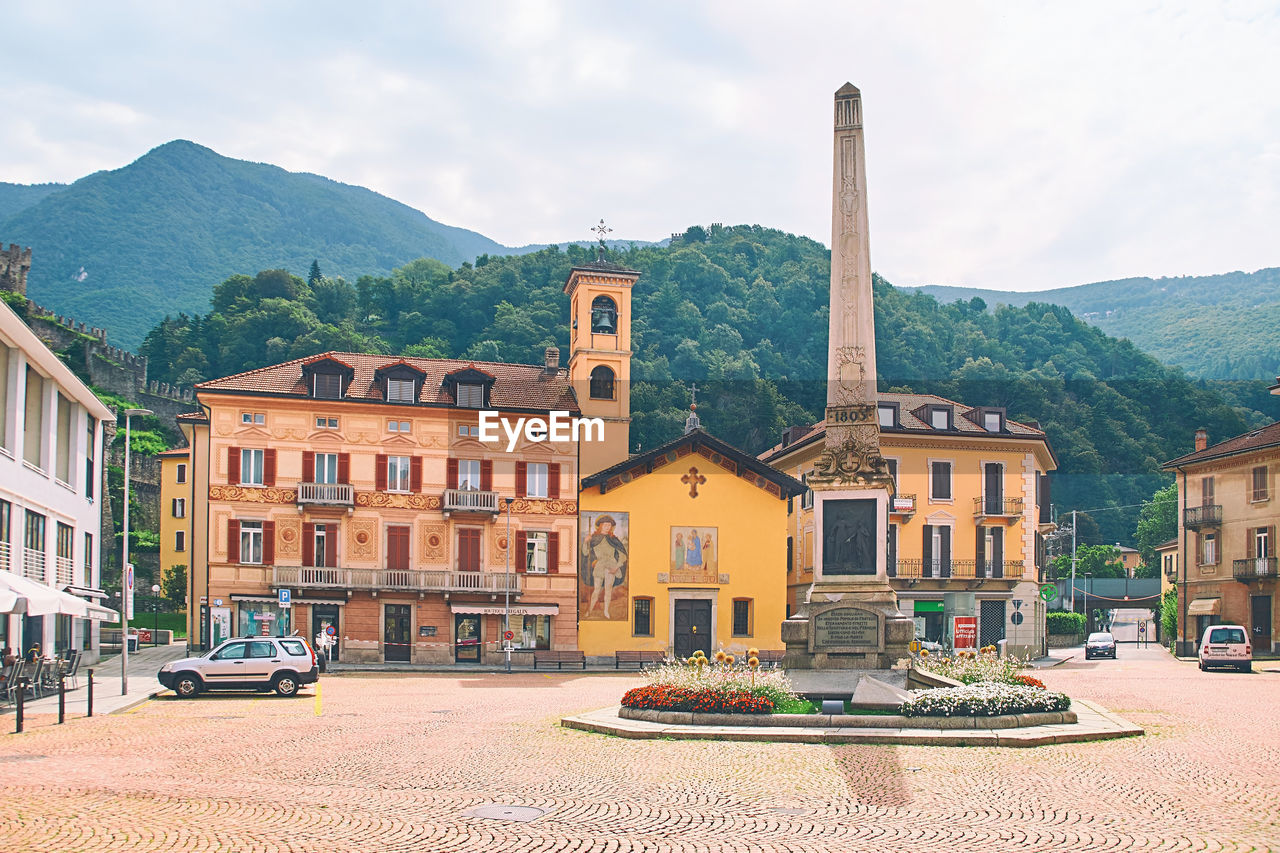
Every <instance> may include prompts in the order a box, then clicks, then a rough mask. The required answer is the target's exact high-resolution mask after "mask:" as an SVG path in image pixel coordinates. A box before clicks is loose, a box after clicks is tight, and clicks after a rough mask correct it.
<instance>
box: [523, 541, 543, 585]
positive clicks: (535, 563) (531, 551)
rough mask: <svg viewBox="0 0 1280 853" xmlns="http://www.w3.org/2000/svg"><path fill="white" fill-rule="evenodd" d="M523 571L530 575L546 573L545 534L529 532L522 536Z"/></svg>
mask: <svg viewBox="0 0 1280 853" xmlns="http://www.w3.org/2000/svg"><path fill="white" fill-rule="evenodd" d="M524 570H525V571H526V572H528V573H529V574H531V575H545V574H546V573H547V534H546V532H545V531H529V532H527V533H525V535H524Z"/></svg>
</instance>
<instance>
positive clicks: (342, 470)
mask: <svg viewBox="0 0 1280 853" xmlns="http://www.w3.org/2000/svg"><path fill="white" fill-rule="evenodd" d="M314 458H315V457H314V454H313V455H312V459H313V460H314ZM338 482H339V483H350V482H351V454H350V453H339V454H338Z"/></svg>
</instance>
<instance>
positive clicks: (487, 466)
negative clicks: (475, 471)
mask: <svg viewBox="0 0 1280 853" xmlns="http://www.w3.org/2000/svg"><path fill="white" fill-rule="evenodd" d="M480 491H482V492H491V491H493V460H492V459H482V460H480Z"/></svg>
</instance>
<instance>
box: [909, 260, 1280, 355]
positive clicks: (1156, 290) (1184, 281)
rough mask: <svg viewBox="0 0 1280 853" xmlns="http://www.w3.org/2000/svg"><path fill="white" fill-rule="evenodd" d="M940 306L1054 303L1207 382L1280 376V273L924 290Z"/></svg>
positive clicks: (1261, 272) (1272, 270)
mask: <svg viewBox="0 0 1280 853" xmlns="http://www.w3.org/2000/svg"><path fill="white" fill-rule="evenodd" d="M919 290H921V291H922V292H924V293H928V294H930V295H932V296H935V297H937V299H938V300H939V301H940V302H954V301H956V300H969V299H972V298H974V297H975V296H976V297H978V298H980V299H982V300H984V301H985V302H986V303H987V304H988V305H1026V304H1027V303H1028V302H1049V303H1052V304H1054V305H1065V306H1067V307H1068V308H1070V309H1071V310H1072V312H1073V313H1075V314H1076V316H1078V317H1081V318H1083V319H1084V320H1086V321H1088V322H1089V323H1092V324H1093V325H1095V326H1097V327H1098V328H1100V329H1102V330H1103V331H1104V332H1106V333H1107V334H1109V335H1115V336H1116V337H1121V338H1128V339H1129V340H1131V341H1133V342H1134V343H1135V344H1137V346H1138V348H1139V349H1141V350H1142V351H1143V352H1146V353H1149V354H1150V355H1153V356H1155V357H1156V358H1158V359H1159V360H1160V361H1163V362H1164V363H1166V364H1176V365H1178V366H1180V367H1183V368H1185V369H1186V371H1187V373H1189V374H1191V375H1192V376H1197V377H1201V378H1204V379H1274V378H1275V377H1276V375H1277V374H1280V334H1278V333H1277V332H1276V330H1277V329H1280V268H1271V269H1263V270H1258V271H1257V272H1252V273H1244V272H1231V273H1226V274H1224V275H1211V276H1181V277H1178V278H1158V279H1152V278H1127V279H1121V280H1119V281H1100V282H1096V283H1094V284H1082V285H1079V286H1077V287H1060V288H1057V289H1055V290H1041V291H1037V292H1034V293H1011V292H1006V291H1000V290H978V289H974V288H967V287H934V286H929V287H922V288H919Z"/></svg>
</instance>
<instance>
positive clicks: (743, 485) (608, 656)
mask: <svg viewBox="0 0 1280 853" xmlns="http://www.w3.org/2000/svg"><path fill="white" fill-rule="evenodd" d="M803 489H804V486H803V484H801V483H800V482H799V481H797V480H795V479H793V478H792V477H789V476H787V475H786V474H783V473H782V472H780V471H778V470H776V469H774V468H773V467H771V466H769V465H765V464H763V463H761V462H759V461H758V460H756V459H755V458H753V457H752V456H750V455H748V454H745V453H743V452H741V451H739V450H737V449H736V448H734V447H732V446H730V445H728V444H726V443H724V442H722V441H720V440H719V439H716V438H715V437H713V436H711V435H708V434H707V433H705V432H703V431H702V430H700V429H696V428H693V429H690V430H688V431H687V432H686V433H685V434H684V435H682V436H680V437H679V438H677V439H675V440H673V441H670V442H667V443H666V444H663V445H661V446H660V447H657V448H655V449H653V450H651V451H649V452H647V453H644V454H641V455H637V456H633V457H631V458H629V459H627V460H625V461H623V462H621V463H619V464H617V465H614V466H611V467H609V468H606V469H604V470H602V471H599V472H597V473H595V474H593V475H590V476H587V477H585V478H584V479H583V480H582V487H581V492H580V494H579V530H578V537H579V541H578V543H577V549H576V550H577V554H578V602H579V614H578V647H579V648H580V649H581V650H582V651H583V652H584V654H585V655H586V656H587V659H588V660H591V659H593V658H596V659H599V661H600V662H604V661H607V660H612V659H613V656H614V655H615V654H616V653H617V652H619V651H624V650H625V651H631V650H636V651H657V652H663V653H665V654H667V655H674V656H677V657H681V658H683V657H687V656H688V655H690V654H692V653H693V652H694V651H696V650H698V649H701V650H702V651H704V652H706V653H707V654H713V653H714V652H715V651H716V650H718V649H723V650H725V651H727V652H735V653H738V652H742V651H745V650H746V649H748V648H752V647H754V648H758V649H761V650H765V649H768V650H781V649H782V639H781V625H782V621H783V619H785V618H786V609H787V608H786V598H787V584H786V580H787V579H786V575H785V574H784V573H783V572H781V571H780V570H779V567H781V566H782V565H783V564H784V563H785V560H786V556H787V551H786V539H787V504H788V500H789V499H790V498H791V497H793V496H794V495H798V494H800V492H802V491H803Z"/></svg>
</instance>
